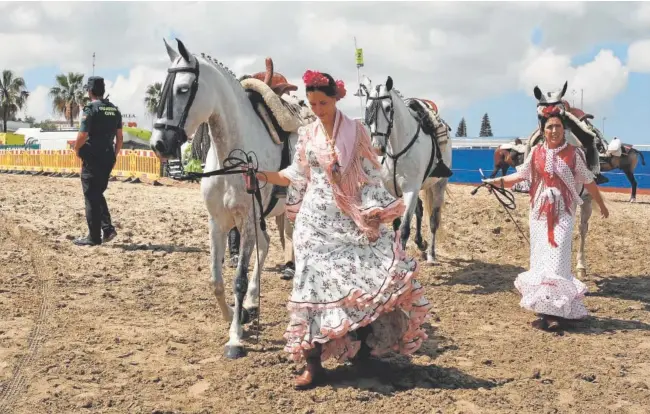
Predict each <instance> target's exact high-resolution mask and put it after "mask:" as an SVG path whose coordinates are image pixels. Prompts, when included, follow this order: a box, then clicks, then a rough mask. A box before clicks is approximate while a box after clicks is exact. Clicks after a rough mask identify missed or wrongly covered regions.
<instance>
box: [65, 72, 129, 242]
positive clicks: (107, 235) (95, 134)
mask: <svg viewBox="0 0 650 414" xmlns="http://www.w3.org/2000/svg"><path fill="white" fill-rule="evenodd" d="M84 89H85V90H87V91H88V97H89V98H90V103H88V104H87V105H86V106H84V108H83V114H82V115H81V125H80V127H79V134H78V135H77V141H76V142H75V146H74V150H75V152H76V153H77V156H78V157H79V158H81V160H82V161H83V164H82V167H81V186H82V188H83V193H84V199H85V201H86V221H87V222H88V235H87V236H86V237H81V238H78V239H76V240H74V241H73V243H74V244H76V245H77V246H96V245H99V244H102V243H106V242H108V241H111V240H112V239H114V238H115V236H117V232H116V231H115V227H113V225H112V223H111V215H110V213H109V211H108V205H107V204H106V199H105V198H104V191H106V188H107V187H108V179H109V177H110V175H111V171H112V170H113V167H114V166H115V161H116V160H117V155H116V154H119V152H120V150H121V149H122V142H123V136H122V114H121V113H120V111H119V109H118V108H117V107H116V106H115V105H113V104H112V103H110V102H109V101H108V99H104V93H105V86H104V79H103V78H102V77H99V76H92V77H90V78H88V83H87V84H86V86H85V87H84ZM113 141H115V145H113ZM102 233H103V234H102Z"/></svg>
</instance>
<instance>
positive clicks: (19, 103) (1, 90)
mask: <svg viewBox="0 0 650 414" xmlns="http://www.w3.org/2000/svg"><path fill="white" fill-rule="evenodd" d="M28 97H29V92H27V89H26V87H25V79H23V78H20V77H17V76H15V75H14V73H13V72H12V71H10V70H3V71H2V78H1V79H0V114H1V115H2V131H3V132H5V133H6V132H7V121H8V120H9V118H11V117H13V116H15V115H16V113H17V112H18V111H20V110H21V109H23V106H25V102H26V101H27V98H28Z"/></svg>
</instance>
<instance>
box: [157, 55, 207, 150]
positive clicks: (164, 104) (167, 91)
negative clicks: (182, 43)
mask: <svg viewBox="0 0 650 414" xmlns="http://www.w3.org/2000/svg"><path fill="white" fill-rule="evenodd" d="M179 59H180V58H179ZM177 73H193V74H194V75H195V76H194V81H193V82H192V85H191V86H190V90H189V97H188V98H187V104H185V108H184V109H183V113H182V114H181V118H180V120H179V121H178V125H170V124H166V123H164V124H163V123H156V124H154V126H153V127H154V129H158V130H161V131H165V130H172V131H175V132H177V133H178V136H179V137H181V138H180V141H181V142H180V145H182V144H184V143H185V142H186V141H187V134H186V133H185V121H187V116H188V115H189V112H190V108H191V107H192V103H193V102H194V98H196V92H197V91H198V89H199V61H198V60H196V61H195V64H194V67H193V68H192V67H181V68H169V69H167V78H166V79H165V85H164V86H163V89H162V93H161V95H160V103H159V104H158V110H157V113H156V115H157V117H158V118H159V119H160V118H162V116H163V113H164V112H165V108H166V109H167V111H166V113H165V117H166V118H167V120H172V119H174V91H173V90H172V89H173V87H174V80H176V74H177ZM180 145H179V151H180Z"/></svg>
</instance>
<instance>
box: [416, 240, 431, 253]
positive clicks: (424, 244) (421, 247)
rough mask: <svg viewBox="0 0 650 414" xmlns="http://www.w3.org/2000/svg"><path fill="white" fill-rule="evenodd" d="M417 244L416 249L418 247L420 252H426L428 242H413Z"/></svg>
mask: <svg viewBox="0 0 650 414" xmlns="http://www.w3.org/2000/svg"><path fill="white" fill-rule="evenodd" d="M415 244H416V245H417V246H418V249H420V251H421V252H426V251H427V248H428V247H429V243H427V242H426V241H423V242H422V243H417V242H416V243H415Z"/></svg>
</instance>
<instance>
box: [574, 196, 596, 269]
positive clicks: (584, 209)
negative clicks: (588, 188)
mask: <svg viewBox="0 0 650 414" xmlns="http://www.w3.org/2000/svg"><path fill="white" fill-rule="evenodd" d="M591 201H592V200H591V197H587V199H586V200H584V202H583V203H582V206H580V225H579V229H580V246H579V248H578V263H577V265H576V270H577V273H578V277H579V278H584V277H586V276H587V268H586V266H585V241H586V240H587V232H588V231H589V219H590V218H591V213H592V211H593V204H592V202H591Z"/></svg>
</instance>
